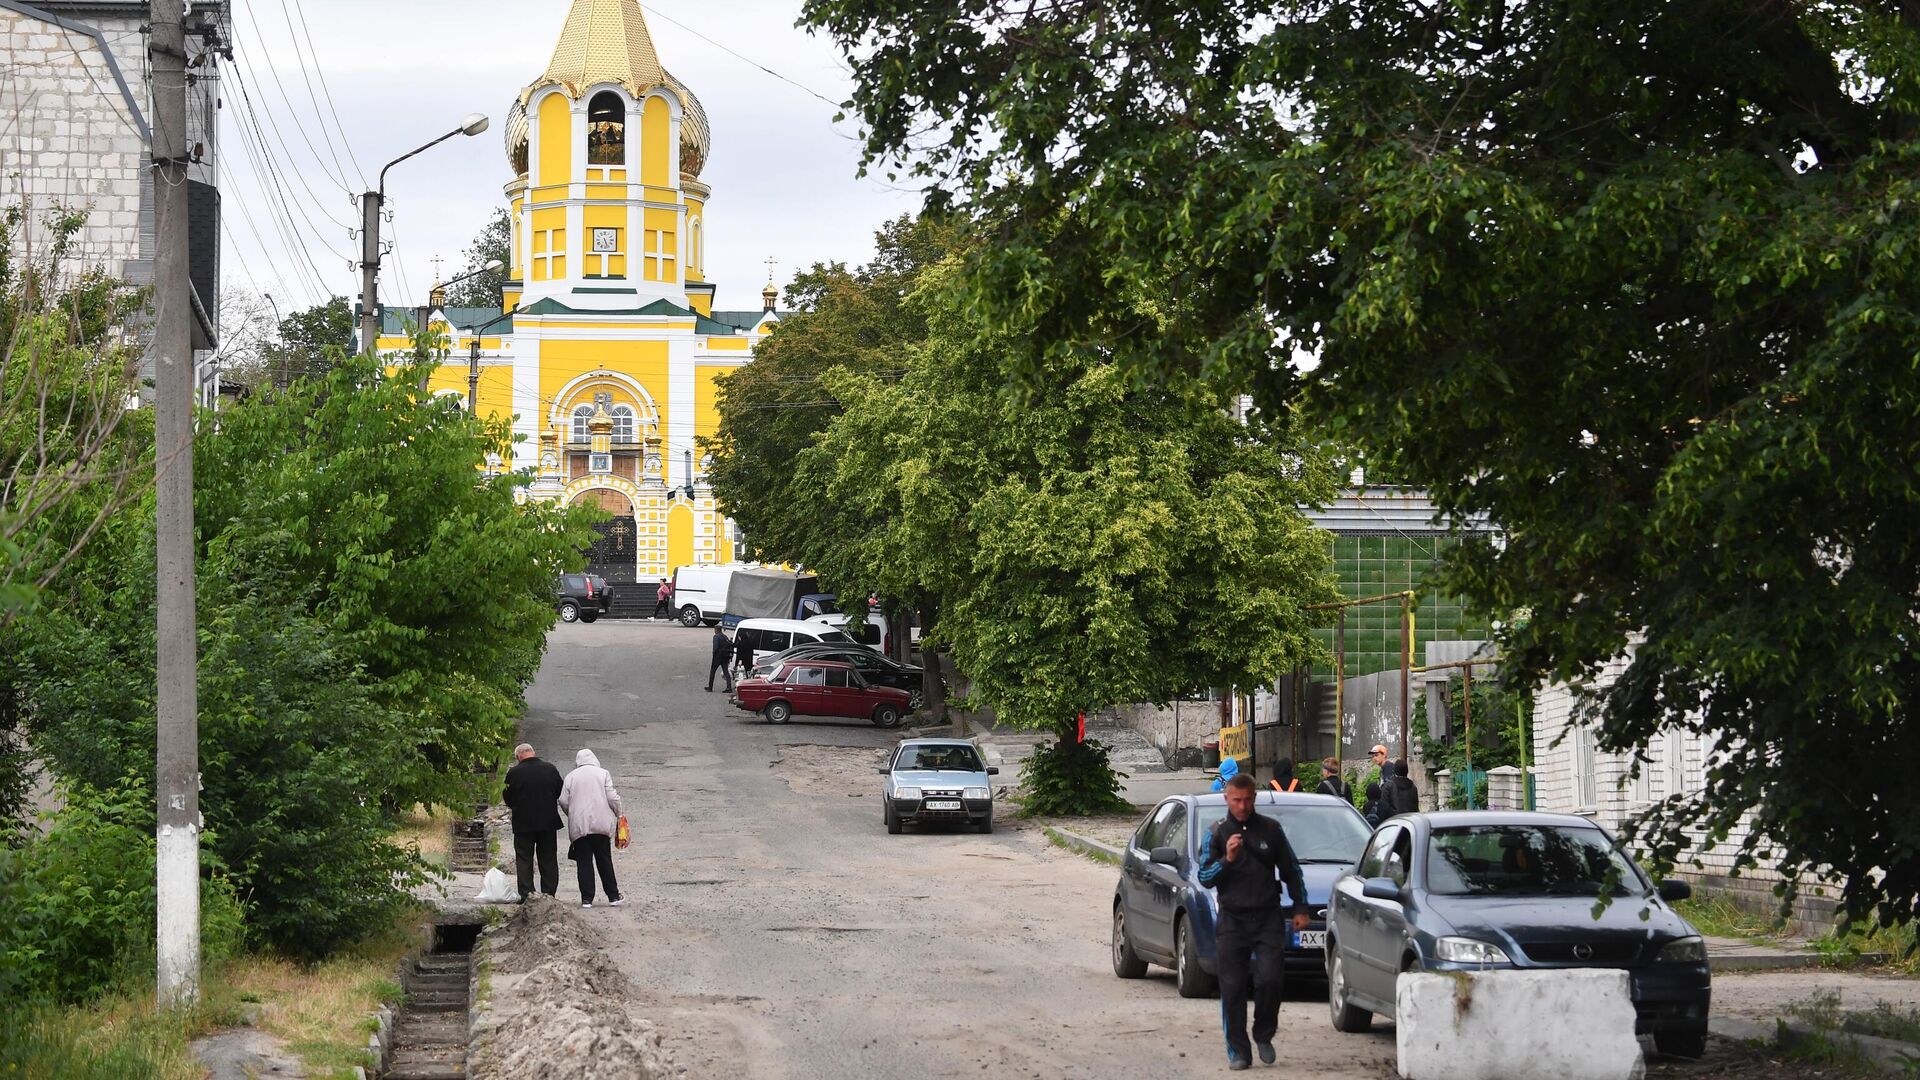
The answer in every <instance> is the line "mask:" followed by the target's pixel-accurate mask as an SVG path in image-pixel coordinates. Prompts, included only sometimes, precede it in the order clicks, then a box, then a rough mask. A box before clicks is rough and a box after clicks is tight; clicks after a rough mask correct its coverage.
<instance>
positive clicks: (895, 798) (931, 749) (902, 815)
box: [880, 739, 1000, 833]
mask: <svg viewBox="0 0 1920 1080" xmlns="http://www.w3.org/2000/svg"><path fill="white" fill-rule="evenodd" d="M880 771H881V772H883V773H885V774H886V776H887V779H886V781H885V782H884V784H883V785H882V796H883V797H882V798H881V800H880V806H881V812H882V814H883V815H884V816H885V818H886V822H887V831H888V832H890V833H898V832H899V831H900V830H901V829H902V828H904V827H905V826H907V825H923V824H928V823H932V822H951V823H954V824H960V825H967V824H971V825H972V826H973V827H974V828H976V829H978V830H980V831H981V832H983V833H990V832H992V831H993V781H992V780H991V779H989V777H991V776H993V775H994V774H996V773H998V772H999V771H1000V770H999V769H996V768H994V767H993V766H991V765H988V764H987V763H986V762H984V761H982V760H980V750H979V748H978V747H976V746H974V745H973V744H972V743H970V742H967V741H966V740H965V739H908V740H906V741H905V742H903V743H901V744H900V745H899V746H898V747H896V748H895V749H894V751H893V755H892V757H891V758H889V759H888V761H887V764H886V765H884V766H882V767H881V769H880Z"/></svg>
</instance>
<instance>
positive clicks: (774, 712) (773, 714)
mask: <svg viewBox="0 0 1920 1080" xmlns="http://www.w3.org/2000/svg"><path fill="white" fill-rule="evenodd" d="M763 711H764V713H765V715H766V717H767V723H769V724H784V723H786V722H787V721H789V720H791V719H793V706H791V705H789V704H787V703H786V702H784V701H769V702H767V707H766V709H765V710H763Z"/></svg>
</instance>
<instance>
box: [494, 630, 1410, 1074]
mask: <svg viewBox="0 0 1920 1080" xmlns="http://www.w3.org/2000/svg"><path fill="white" fill-rule="evenodd" d="M708 637H709V634H708V632H707V631H704V630H688V629H683V628H681V627H679V626H669V625H666V624H662V623H631V622H616V621H602V622H599V623H595V624H593V625H590V626H589V625H580V624H575V625H567V626H560V627H558V628H557V629H556V630H555V631H554V633H553V637H552V639H551V643H550V648H549V651H548V654H547V659H546V663H545V664H544V665H543V667H542V668H541V671H540V676H539V679H538V680H537V681H536V683H535V684H534V686H533V688H532V690H531V691H530V694H529V702H530V705H531V711H530V714H529V716H528V719H527V721H526V724H525V734H526V737H527V738H528V740H529V741H531V742H532V743H533V744H534V745H535V746H536V747H537V748H538V750H539V751H540V753H541V755H542V756H543V757H546V758H548V759H549V760H552V761H554V762H556V763H557V764H559V765H560V766H561V769H562V771H563V772H565V771H566V770H567V769H568V768H570V767H571V765H572V761H573V755H574V752H575V751H576V750H578V749H579V748H580V747H581V746H589V747H591V748H592V749H593V750H594V751H595V753H596V754H598V755H599V758H600V761H601V763H602V764H603V765H605V766H606V767H607V768H608V769H610V770H612V772H613V774H614V778H615V782H616V783H617V785H618V787H619V789H620V792H621V795H622V796H623V797H624V799H625V801H626V804H627V811H628V816H629V818H630V819H631V820H632V823H633V827H634V843H633V846H632V847H631V848H629V849H628V850H626V851H624V852H618V853H616V855H615V864H616V870H617V873H618V875H619V877H620V882H621V887H622V889H623V891H624V892H625V894H626V896H627V899H628V905H627V906H626V907H623V908H619V909H615V908H609V907H606V906H604V901H602V906H599V907H596V908H595V909H594V910H593V911H591V912H586V911H580V912H577V914H578V915H580V916H581V917H583V918H585V919H587V920H589V921H591V922H593V923H596V924H598V925H599V926H600V927H601V928H602V929H604V930H605V931H606V932H607V937H608V941H609V949H610V952H611V955H612V956H613V958H614V960H615V961H616V962H617V963H618V964H619V965H620V966H621V968H622V969H623V970H624V971H625V973H626V974H627V976H628V977H629V978H630V979H631V980H632V981H633V982H634V983H635V985H637V986H639V987H641V988H643V1006H644V1011H645V1012H646V1013H647V1014H648V1015H649V1016H651V1017H652V1019H653V1020H654V1021H655V1022H656V1023H657V1024H658V1025H659V1026H660V1028H661V1030H662V1031H663V1032H664V1033H665V1038H666V1044H667V1046H668V1048H669V1049H670V1051H671V1052H672V1054H673V1057H674V1059H675V1061H676V1062H677V1063H679V1064H680V1065H683V1066H685V1068H686V1069H687V1072H688V1075H691V1076H696V1077H704V1076H752V1077H795V1078H801V1077H836V1078H839V1077H845V1078H856V1077H876V1078H897V1077H921V1076H926V1077H937V1076H983V1075H984V1076H995V1077H999V1076H1006V1075H1020V1076H1036V1077H1054V1076H1073V1077H1082V1076H1084V1077H1109V1078H1110V1077H1135V1076H1137V1077H1167V1076H1187V1075H1212V1074H1214V1073H1216V1072H1221V1071H1224V1069H1225V1063H1226V1057H1225V1050H1224V1048H1223V1044H1222V1041H1221V1034H1220V1013H1219V1006H1218V1004H1217V1003H1216V1002H1214V1001H1210V1000H1185V999H1182V998H1180V997H1179V996H1178V995H1177V994H1176V993H1175V992H1174V988H1173V984H1172V980H1171V977H1170V976H1169V975H1167V974H1166V973H1164V972H1161V971H1159V969H1155V974H1154V976H1153V977H1150V978H1148V979H1144V980H1139V981H1122V980H1120V979H1117V978H1115V977H1114V975H1113V972H1112V968H1111V964H1110V960H1109V956H1108V942H1107V936H1108V923H1107V918H1108V912H1109V910H1110V905H1111V898H1112V891H1113V883H1114V876H1113V871H1112V870H1111V869H1109V868H1107V867H1105V866H1103V865H1100V864H1098V863H1095V862H1092V861H1091V860H1088V859H1086V858H1084V857H1081V856H1078V855H1072V854H1069V853H1067V852H1064V851H1061V850H1059V849H1057V848H1054V847H1052V846H1051V845H1049V844H1048V843H1047V842H1046V841H1045V839H1044V838H1043V837H1042V836H1041V835H1040V833H1039V832H1038V831H1037V830H1035V829H1033V828H1030V827H1021V826H1020V825H1018V824H1017V823H1015V822H1013V821H1012V820H1011V809H1012V808H1011V807H1004V808H1002V810H1001V812H1000V817H999V821H1000V828H999V830H998V831H996V832H995V833H994V834H992V835H979V834H975V833H972V832H960V831H953V832H924V833H915V832H913V831H909V832H908V833H907V834H906V835H903V836H888V835H887V834H886V831H885V829H884V828H883V827H882V824H881V816H880V805H879V801H878V791H879V781H880V778H879V776H878V775H877V774H876V773H875V772H874V765H875V764H876V763H877V761H878V759H879V753H880V750H881V748H883V747H887V746H890V745H891V744H892V743H893V742H894V741H896V740H897V739H898V737H899V736H898V735H897V734H894V733H889V732H885V731H882V730H880V729H878V728H875V727H873V726H871V725H870V724H867V723H864V722H840V721H831V720H800V721H796V722H795V723H793V724H790V725H787V726H784V727H778V728H776V727H771V726H769V725H767V724H765V723H762V722H761V721H760V720H759V718H758V717H752V716H749V715H747V714H745V713H742V712H739V711H738V710H736V709H734V708H732V707H731V706H729V705H728V704H727V700H726V696H725V695H724V694H722V693H721V692H720V691H719V689H718V688H716V689H715V690H714V692H713V693H711V694H709V693H706V692H703V691H702V689H701V686H702V685H703V680H704V677H705V672H706V663H707V655H708ZM561 875H562V879H563V880H562V885H561V891H560V896H561V898H562V899H576V898H577V896H578V893H577V891H576V890H575V886H574V883H573V867H572V864H570V863H568V862H566V861H565V859H564V853H563V859H562V862H561ZM1276 1042H1277V1044H1278V1045H1279V1047H1280V1054H1281V1060H1280V1065H1281V1066H1282V1067H1283V1068H1284V1070H1285V1073H1286V1075H1289V1076H1328V1077H1367V1078H1378V1077H1382V1076H1388V1075H1391V1060H1392V1056H1393V1036H1392V1028H1391V1027H1390V1026H1387V1025H1381V1027H1380V1028H1379V1030H1378V1031H1377V1032H1376V1033H1374V1034H1371V1035H1365V1036H1346V1035H1339V1034H1337V1033H1335V1032H1334V1031H1332V1029H1331V1028H1330V1027H1329V1026H1328V1023H1327V1013H1326V1004H1325V998H1324V994H1323V993H1321V992H1320V991H1319V989H1318V988H1315V987H1310V986H1307V985H1301V986H1298V987H1291V988H1290V990H1289V1000H1288V1001H1287V1003H1286V1005H1285V1007H1284V1009H1283V1011H1282V1016H1281V1034H1280V1037H1279V1038H1278V1039H1277V1040H1276ZM1255 1070H1256V1073H1257V1072H1258V1071H1260V1067H1259V1066H1257V1065H1256V1066H1255ZM1277 1073H1278V1070H1276V1074H1277Z"/></svg>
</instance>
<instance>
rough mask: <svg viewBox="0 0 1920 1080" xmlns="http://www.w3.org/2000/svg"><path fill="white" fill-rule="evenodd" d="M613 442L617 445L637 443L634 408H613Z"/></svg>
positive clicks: (625, 406)
mask: <svg viewBox="0 0 1920 1080" xmlns="http://www.w3.org/2000/svg"><path fill="white" fill-rule="evenodd" d="M613 441H614V442H617V443H630V442H633V441H635V439H634V417H633V406H631V405H615V406H614V407H613Z"/></svg>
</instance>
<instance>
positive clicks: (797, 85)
mask: <svg viewBox="0 0 1920 1080" xmlns="http://www.w3.org/2000/svg"><path fill="white" fill-rule="evenodd" d="M640 6H641V8H643V9H645V10H646V11H647V12H649V13H651V14H654V15H658V16H660V17H661V18H663V19H665V20H667V21H668V22H670V23H672V24H673V25H675V26H677V27H679V28H680V29H682V30H685V31H686V32H687V33H689V34H692V35H693V36H694V37H697V38H699V39H700V40H701V41H704V42H706V43H707V44H709V45H711V46H713V47H714V48H716V49H719V50H720V51H721V52H724V53H726V54H727V55H729V56H732V57H733V58H734V59H736V60H739V61H741V62H742V63H746V64H751V65H752V66H754V67H757V68H759V69H760V70H761V71H764V72H766V73H767V74H769V75H771V76H773V77H774V78H776V79H779V80H780V81H781V82H783V83H786V84H787V85H789V86H792V87H794V88H795V89H798V90H801V91H804V92H805V93H808V94H812V95H813V96H814V97H817V98H819V99H820V100H821V101H824V102H826V103H827V104H829V105H831V106H833V107H834V108H836V109H838V108H839V107H840V104H841V103H840V102H838V101H835V100H833V99H832V98H830V97H828V96H827V95H825V94H822V93H820V92H819V91H818V90H815V89H813V88H812V87H810V86H807V85H805V84H803V83H800V82H797V81H795V80H793V79H789V78H787V77H786V76H785V75H782V74H780V73H779V72H777V71H775V70H773V69H772V68H770V67H768V66H767V65H765V64H763V63H761V62H760V61H758V60H752V59H749V58H747V57H745V56H742V55H740V54H739V53H737V52H734V51H733V49H731V48H730V47H728V46H726V45H722V44H721V43H719V42H718V41H715V40H713V39H712V38H710V37H708V36H707V35H705V34H703V33H701V32H700V31H698V30H695V29H694V28H693V27H691V26H688V25H687V24H686V23H683V22H681V21H680V20H679V19H676V18H674V17H673V16H671V15H669V14H667V13H666V12H664V11H661V10H660V9H659V8H656V7H653V6H651V5H649V4H641V5H640Z"/></svg>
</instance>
